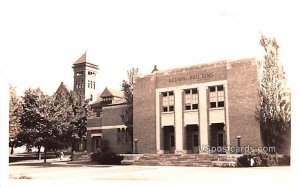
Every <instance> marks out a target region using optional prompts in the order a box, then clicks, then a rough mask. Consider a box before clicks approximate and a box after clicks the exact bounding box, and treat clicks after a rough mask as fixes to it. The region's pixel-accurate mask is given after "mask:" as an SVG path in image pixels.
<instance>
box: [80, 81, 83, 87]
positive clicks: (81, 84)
mask: <svg viewBox="0 0 300 188" xmlns="http://www.w3.org/2000/svg"><path fill="white" fill-rule="evenodd" d="M80 87H81V88H83V87H84V82H83V80H81V81H80Z"/></svg>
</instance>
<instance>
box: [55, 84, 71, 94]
mask: <svg viewBox="0 0 300 188" xmlns="http://www.w3.org/2000/svg"><path fill="white" fill-rule="evenodd" d="M58 92H62V93H69V89H68V88H67V86H66V85H65V84H64V82H61V83H60V85H59V87H58V89H57V90H56V92H55V93H58Z"/></svg>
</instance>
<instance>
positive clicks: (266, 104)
mask: <svg viewBox="0 0 300 188" xmlns="http://www.w3.org/2000/svg"><path fill="white" fill-rule="evenodd" d="M260 45H261V46H262V47H263V48H264V51H265V55H264V60H263V61H261V62H260V66H259V68H260V87H259V89H258V93H259V104H258V106H257V116H256V117H257V120H258V122H259V123H260V130H261V137H262V141H263V143H264V145H265V146H270V147H273V146H275V147H276V153H277V152H278V151H280V150H282V149H283V146H284V144H285V143H286V142H288V141H289V140H288V138H289V137H288V136H287V135H289V134H290V127H291V111H290V110H291V109H290V92H289V89H288V87H287V82H286V77H285V72H284V70H283V66H282V65H281V64H280V61H279V45H278V44H277V42H276V40H275V39H274V38H267V37H265V36H264V35H262V36H261V39H260Z"/></svg>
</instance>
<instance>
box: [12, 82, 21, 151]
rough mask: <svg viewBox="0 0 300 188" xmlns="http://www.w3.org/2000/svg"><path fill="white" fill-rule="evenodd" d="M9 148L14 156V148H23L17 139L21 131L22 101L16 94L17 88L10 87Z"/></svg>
mask: <svg viewBox="0 0 300 188" xmlns="http://www.w3.org/2000/svg"><path fill="white" fill-rule="evenodd" d="M9 94H10V98H9V147H10V148H11V150H10V153H11V154H13V152H14V147H18V146H21V144H20V143H19V142H18V140H17V139H16V137H17V134H18V132H19V131H20V125H19V122H18V121H19V117H20V113H21V110H22V109H21V103H20V102H21V100H20V98H19V97H18V96H17V94H16V88H15V87H13V86H12V85H9Z"/></svg>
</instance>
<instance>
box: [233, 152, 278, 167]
mask: <svg viewBox="0 0 300 188" xmlns="http://www.w3.org/2000/svg"><path fill="white" fill-rule="evenodd" d="M251 159H253V160H254V164H253V166H273V165H275V161H274V159H273V158H272V157H271V156H270V155H269V154H268V153H263V152H252V153H247V154H244V155H243V156H241V157H239V158H238V160H237V165H238V166H239V167H250V166H251Z"/></svg>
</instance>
